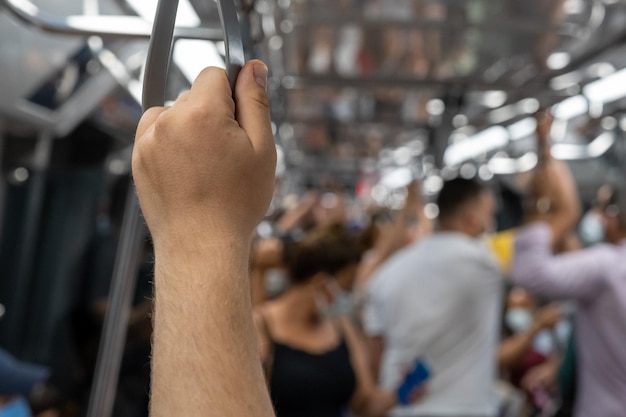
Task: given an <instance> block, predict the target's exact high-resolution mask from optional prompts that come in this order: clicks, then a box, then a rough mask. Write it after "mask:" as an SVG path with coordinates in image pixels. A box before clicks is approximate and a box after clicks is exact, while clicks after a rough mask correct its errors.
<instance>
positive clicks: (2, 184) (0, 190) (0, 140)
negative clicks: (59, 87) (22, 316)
mask: <svg viewBox="0 0 626 417" xmlns="http://www.w3.org/2000/svg"><path fill="white" fill-rule="evenodd" d="M4 143H5V131H4V121H3V120H2V119H0V173H1V172H4V166H3V165H4V164H3V163H2V161H4V160H5V159H4ZM5 195H6V181H4V180H1V181H0V201H2V202H4V201H6V200H5ZM2 225H4V204H0V237H1V236H2V232H3V230H2ZM3 315H4V307H3V306H2V304H0V319H1V318H2V316H3Z"/></svg>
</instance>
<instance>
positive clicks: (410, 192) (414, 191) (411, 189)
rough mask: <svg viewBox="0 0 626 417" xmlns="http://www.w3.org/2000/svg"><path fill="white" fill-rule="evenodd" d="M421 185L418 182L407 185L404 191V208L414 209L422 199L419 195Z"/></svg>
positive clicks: (414, 181)
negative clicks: (405, 191)
mask: <svg viewBox="0 0 626 417" xmlns="http://www.w3.org/2000/svg"><path fill="white" fill-rule="evenodd" d="M421 189H422V187H421V185H420V183H419V181H416V180H413V181H411V183H410V184H409V185H407V187H406V190H407V193H406V202H405V203H404V206H405V207H407V206H408V207H410V208H415V207H416V206H417V205H418V203H419V202H420V200H421V199H422V194H421Z"/></svg>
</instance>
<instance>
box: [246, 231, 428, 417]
mask: <svg viewBox="0 0 626 417" xmlns="http://www.w3.org/2000/svg"><path fill="white" fill-rule="evenodd" d="M286 252H287V253H286V259H287V265H288V271H289V278H290V280H291V286H290V288H289V289H288V290H287V291H286V293H285V294H283V295H282V296H281V297H280V298H278V299H277V300H275V301H271V302H268V303H267V304H265V305H263V306H261V307H259V308H257V310H256V316H255V319H256V325H257V333H258V339H259V349H260V353H261V358H262V361H263V364H264V366H265V370H266V375H267V378H268V380H269V386H270V395H271V397H272V401H273V403H274V406H275V409H276V413H277V416H279V417H284V416H286V417H300V416H311V417H340V416H343V415H344V412H345V411H346V410H347V409H348V408H349V409H351V410H352V411H353V412H354V413H356V414H357V415H359V416H382V415H384V414H385V413H386V412H387V411H388V410H390V409H391V408H392V407H394V406H395V405H396V401H397V399H396V393H395V391H394V390H391V389H390V390H387V391H382V390H379V389H377V387H376V383H375V381H374V378H373V376H372V374H371V372H370V369H369V362H368V356H367V350H366V345H365V340H364V339H363V338H362V336H361V335H360V334H359V333H358V332H357V330H356V329H355V328H354V327H353V326H352V324H351V323H350V320H348V319H347V318H345V315H347V314H349V313H350V308H351V306H352V305H353V304H352V303H351V302H350V301H349V297H348V296H347V293H346V291H347V290H349V289H350V287H351V286H352V284H353V281H354V277H355V274H356V268H357V265H358V261H359V257H360V254H359V251H358V249H357V247H356V245H355V243H354V241H353V240H352V239H351V238H350V237H349V236H348V234H347V232H346V230H345V229H344V228H343V227H342V226H339V225H335V226H333V227H329V228H324V229H317V230H314V231H312V232H311V233H310V234H309V235H308V236H307V237H306V238H305V240H303V241H302V242H300V243H298V244H296V245H295V246H294V247H292V248H287V249H286ZM391 388H394V387H391ZM416 394H417V391H416Z"/></svg>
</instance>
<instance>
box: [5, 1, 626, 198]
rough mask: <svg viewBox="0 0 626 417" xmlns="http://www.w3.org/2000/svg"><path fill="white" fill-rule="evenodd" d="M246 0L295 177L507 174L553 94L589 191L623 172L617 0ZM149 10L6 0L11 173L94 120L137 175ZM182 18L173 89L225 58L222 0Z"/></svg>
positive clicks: (531, 148)
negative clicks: (39, 147)
mask: <svg viewBox="0 0 626 417" xmlns="http://www.w3.org/2000/svg"><path fill="white" fill-rule="evenodd" d="M236 3H237V4H238V8H239V17H240V21H241V22H242V23H243V27H244V29H245V34H246V37H247V39H248V45H249V49H250V51H249V52H250V53H251V55H252V56H256V57H259V58H261V59H264V60H265V61H266V62H267V63H268V64H269V66H270V68H271V80H270V96H271V101H272V103H271V104H272V111H273V121H274V127H275V133H276V141H277V144H278V146H280V147H281V149H282V152H281V155H282V156H283V161H284V169H285V170H286V171H287V172H289V173H292V174H293V175H286V176H285V178H288V180H286V181H284V183H285V186H286V187H291V188H292V189H293V190H295V191H297V190H299V189H302V188H303V187H306V186H307V185H319V184H322V183H324V182H325V181H327V179H328V178H333V180H334V181H336V182H338V183H339V185H341V186H344V187H345V188H346V189H351V190H354V187H355V185H356V184H357V183H358V182H359V181H361V180H362V179H363V178H364V177H368V176H371V177H376V178H385V179H386V181H387V185H388V186H389V187H391V188H392V187H394V186H395V185H396V184H400V183H402V182H403V181H404V179H405V177H407V175H408V174H406V173H407V172H409V173H410V175H415V176H417V177H423V178H426V179H427V178H430V177H447V176H452V175H457V174H460V175H463V176H475V175H479V176H480V177H481V178H483V179H486V180H488V179H492V178H496V179H502V180H504V181H508V178H509V177H510V176H511V175H512V174H515V173H518V172H525V171H528V170H530V169H532V168H533V166H534V164H535V163H536V159H537V158H536V153H535V144H534V128H535V122H534V119H533V118H532V117H531V116H532V114H533V113H535V112H536V111H537V110H538V109H540V108H545V107H552V108H553V109H554V113H555V116H556V123H555V124H554V127H553V132H552V134H553V139H554V142H555V144H554V146H553V154H554V155H555V156H556V157H557V158H560V159H565V160H569V161H571V165H572V167H573V170H574V174H575V176H576V177H577V180H578V182H579V184H580V186H581V188H582V191H583V192H585V193H589V194H587V195H590V193H591V192H592V190H593V189H594V188H595V187H597V186H598V185H599V184H601V183H603V182H605V181H607V180H609V179H611V178H620V177H621V176H622V168H621V167H622V166H624V157H625V156H626V154H625V152H624V149H623V148H624V137H623V136H624V130H626V111H625V105H626V69H624V68H626V53H625V52H626V3H624V2H622V1H615V0H595V1H590V0H532V1H530V0H529V1H523V2H521V1H517V0H506V1H505V0H502V1H493V0H439V1H434V0H433V1H428V0H333V1H328V0H241V1H239V2H236ZM155 7H156V1H146V0H106V1H97V0H85V1H79V0H76V1H65V2H58V1H53V0H36V1H24V0H2V1H1V2H0V54H1V55H0V56H2V59H1V60H0V74H2V79H0V83H1V85H2V94H1V95H0V132H1V133H2V134H3V135H4V137H5V138H7V141H6V143H7V144H8V145H7V146H8V147H7V150H9V149H14V148H20V147H22V148H23V150H22V152H15V154H16V155H18V154H19V155H20V157H19V158H18V159H15V158H13V159H12V156H11V155H7V152H5V155H4V160H5V164H4V166H3V169H4V170H5V171H6V170H8V169H13V168H15V165H16V164H20V163H24V164H26V165H28V163H29V162H28V161H29V158H28V157H27V154H28V149H32V151H33V152H34V151H35V149H36V146H35V145H34V143H36V141H34V140H33V139H36V138H40V139H41V138H45V139H46V140H48V139H52V140H58V141H59V142H63V140H64V138H67V137H72V138H74V141H73V142H72V143H74V142H76V141H80V140H84V141H89V140H90V139H91V136H92V135H90V134H85V135H83V136H84V137H82V138H77V136H80V135H79V134H78V133H77V132H99V134H102V135H106V136H108V137H110V142H111V144H110V146H106V147H103V148H102V149H103V152H104V154H103V155H102V158H101V160H110V158H111V155H115V158H117V159H122V160H124V161H125V162H126V164H125V165H124V164H122V166H125V167H126V168H125V169H118V170H117V171H116V172H118V173H126V172H127V167H128V163H127V162H128V158H129V155H130V153H129V152H128V148H129V147H130V146H131V145H132V140H133V134H134V127H135V125H136V122H137V121H138V119H139V117H140V114H141V107H140V97H141V82H140V78H141V74H142V69H143V68H142V66H143V63H144V60H145V55H146V51H147V45H148V43H147V34H148V33H149V32H150V27H151V24H150V20H151V19H152V18H153V16H154V11H155ZM177 27H178V29H177V34H178V35H177V39H176V42H175V46H174V52H173V55H172V65H171V67H170V73H169V78H168V86H167V96H168V98H169V99H171V100H173V99H175V98H176V97H177V95H178V94H180V92H182V91H184V90H185V89H187V88H188V87H189V85H190V82H191V80H192V79H193V78H194V76H195V75H196V74H197V73H198V71H199V69H200V68H202V67H203V66H206V65H222V66H223V65H224V52H225V51H224V48H225V46H224V42H223V41H222V40H221V39H222V38H221V27H220V21H219V18H218V14H217V8H216V5H215V2H214V1H208V0H184V1H182V0H181V2H180V6H179V13H178V18H177ZM76 28H79V29H81V30H83V32H82V33H75V29H76ZM207 39H208V40H207ZM13 142H19V143H17V144H16V143H13ZM65 146H69V145H65ZM86 148H87V147H83V149H86ZM24 161H26V162H24ZM118 168H119V164H118ZM320 173H323V174H320ZM427 183H432V184H435V185H434V186H433V187H434V188H436V183H437V181H430V182H427Z"/></svg>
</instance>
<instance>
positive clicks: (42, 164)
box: [8, 131, 54, 351]
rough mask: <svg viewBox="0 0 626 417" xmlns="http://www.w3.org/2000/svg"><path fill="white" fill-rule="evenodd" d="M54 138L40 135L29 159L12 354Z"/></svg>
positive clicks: (18, 339)
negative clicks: (29, 172) (30, 166)
mask: <svg viewBox="0 0 626 417" xmlns="http://www.w3.org/2000/svg"><path fill="white" fill-rule="evenodd" d="M53 141H54V139H53V137H52V135H51V134H50V133H49V132H47V131H44V132H41V133H40V134H39V138H38V139H37V144H36V145H35V151H34V155H33V160H32V170H31V175H30V180H29V188H28V195H27V197H26V209H25V213H24V219H23V224H24V226H23V232H22V242H21V247H20V251H19V255H18V259H17V269H16V270H17V274H16V275H17V276H15V277H14V278H15V280H16V282H17V283H18V285H17V287H16V290H15V293H14V296H13V298H12V300H11V305H12V308H11V311H10V315H11V317H12V319H11V320H10V321H9V323H8V325H9V326H10V330H9V331H8V334H10V335H11V338H10V341H9V344H10V348H11V349H12V350H15V351H20V350H22V343H23V334H24V330H25V326H24V320H25V316H26V314H27V311H28V306H29V300H28V298H29V294H30V290H31V283H32V280H33V273H34V267H35V262H33V259H36V251H37V242H38V240H37V233H38V232H39V226H40V224H41V214H42V210H43V203H44V196H45V191H46V172H47V170H48V166H49V165H50V156H51V155H52V145H53Z"/></svg>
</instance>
